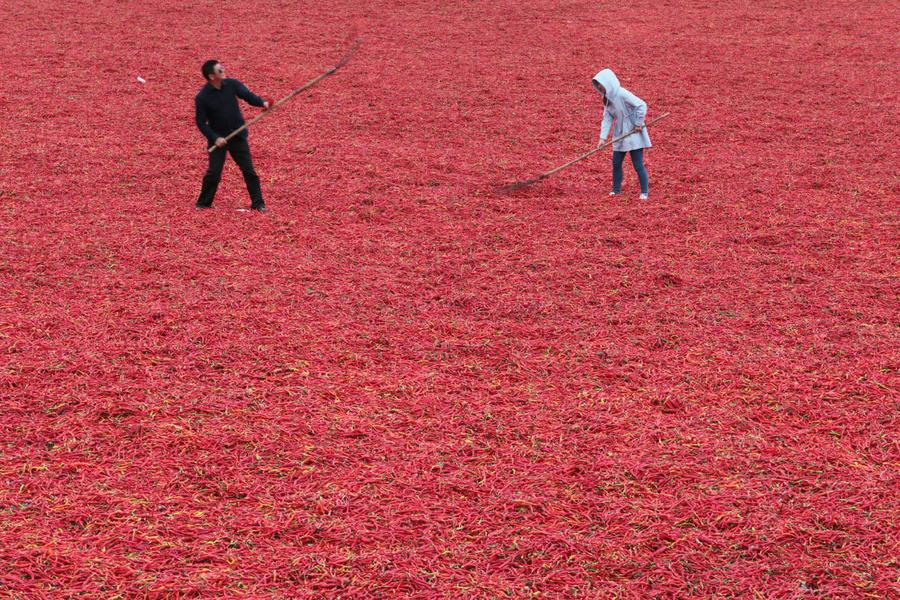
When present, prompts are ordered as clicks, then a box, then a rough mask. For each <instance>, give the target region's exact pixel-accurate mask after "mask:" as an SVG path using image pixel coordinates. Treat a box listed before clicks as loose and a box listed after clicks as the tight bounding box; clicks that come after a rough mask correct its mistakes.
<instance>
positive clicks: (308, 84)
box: [206, 38, 360, 153]
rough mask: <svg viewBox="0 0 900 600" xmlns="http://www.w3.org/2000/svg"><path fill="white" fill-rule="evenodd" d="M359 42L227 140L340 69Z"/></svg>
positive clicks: (210, 150) (228, 138) (209, 150)
mask: <svg viewBox="0 0 900 600" xmlns="http://www.w3.org/2000/svg"><path fill="white" fill-rule="evenodd" d="M359 44H360V40H359V38H357V39H356V40H354V41H353V44H352V45H351V46H350V50H348V51H347V53H346V54H344V56H343V58H341V60H340V61H338V63H337V64H336V65H335V66H333V67H331V68H330V69H328V70H327V71H325V72H324V73H322V74H320V75H317V76H316V77H313V78H312V79H310V80H309V81H307V82H306V83H304V84H303V85H301V86H300V87H298V88H297V89H296V90H294V91H293V92H291V93H290V94H288V95H287V96H285V97H284V98H282V99H281V100H279V101H278V102H276V103H275V104H273V105H272V106H270V107H269V108H268V110H266V111H265V112H263V113H260V114H259V115H257V116H256V117H254V118H253V119H251V120H249V121H247V122H246V123H244V124H243V125H241V126H240V127H238V128H237V129H235V130H234V131H232V132H231V133H229V134H228V135H227V136H225V141H226V142H228V140H230V139H231V138H233V137H234V136H236V135H237V134H239V133H240V132H242V131H244V130H245V129H247V128H248V127H250V126H251V125H253V124H254V123H256V122H258V121H261V120H262V119H264V118H265V117H267V116H269V115H270V114H272V111H273V110H275V109H276V108H278V107H279V106H281V105H282V104H284V103H285V102H287V101H288V100H290V99H291V98H293V97H294V96H296V95H297V94H299V93H301V92H303V91H305V90H308V89H309V88H311V87H312V86H314V85H316V84H317V83H319V82H320V81H322V80H323V79H325V78H326V77H328V76H329V75H333V74H334V73H335V71H337V70H338V69H340V68H341V67H343V66H344V65H345V64H347V61H348V60H350V57H351V56H353V54H354V53H355V52H356V49H357V48H359ZM217 148H218V146H216V145H215V144H213V145H212V146H210V147H209V148H208V149H207V150H206V151H207V152H209V153H212V152H213V151H215V150H216V149H217Z"/></svg>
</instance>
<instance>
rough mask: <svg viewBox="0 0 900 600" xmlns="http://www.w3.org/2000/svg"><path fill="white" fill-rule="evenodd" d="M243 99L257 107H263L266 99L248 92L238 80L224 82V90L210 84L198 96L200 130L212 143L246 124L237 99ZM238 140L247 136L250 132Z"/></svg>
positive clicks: (198, 124) (196, 106)
mask: <svg viewBox="0 0 900 600" xmlns="http://www.w3.org/2000/svg"><path fill="white" fill-rule="evenodd" d="M238 98H241V99H243V100H244V101H245V102H247V103H248V104H252V105H253V106H262V105H263V104H264V102H263V99H262V98H260V97H259V96H257V95H256V94H254V93H253V92H251V91H250V90H248V89H247V86H245V85H244V84H243V83H241V82H240V81H238V80H237V79H223V80H222V87H221V89H218V90H217V89H216V88H214V87H213V85H212V84H211V83H207V84H206V85H204V86H203V87H202V88H200V91H199V92H198V93H197V97H196V98H195V99H194V106H195V108H196V112H197V127H198V128H199V129H200V131H202V132H203V135H205V136H206V139H207V140H209V143H210V144H213V143H215V141H216V138H220V137H225V136H227V135H228V134H229V133H231V132H232V131H234V130H235V129H237V128H238V127H240V126H241V125H243V124H244V115H242V114H241V109H240V108H238V102H237V99H238ZM237 137H241V138H245V139H246V137H247V130H246V129H245V130H244V131H242V132H240V133H239V134H238V135H237Z"/></svg>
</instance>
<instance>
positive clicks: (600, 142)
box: [597, 138, 606, 148]
mask: <svg viewBox="0 0 900 600" xmlns="http://www.w3.org/2000/svg"><path fill="white" fill-rule="evenodd" d="M605 141H606V140H605V139H603V138H600V141H599V142H597V147H598V148H599V147H600V146H602V145H603V143H604V142H605Z"/></svg>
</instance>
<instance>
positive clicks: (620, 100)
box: [593, 69, 652, 152]
mask: <svg viewBox="0 0 900 600" xmlns="http://www.w3.org/2000/svg"><path fill="white" fill-rule="evenodd" d="M593 84H594V87H595V88H596V87H597V85H598V84H599V85H602V86H603V89H605V90H606V101H607V104H606V107H605V108H604V109H603V124H602V125H601V126H600V139H603V140H605V139H606V136H607V135H609V130H610V128H612V129H613V132H612V133H613V138H617V137H619V136H621V135H624V134H626V133H628V132H629V131H631V130H633V129H634V128H635V127H637V126H638V125H643V124H644V119H645V118H646V117H647V103H646V102H644V101H643V100H641V99H640V98H638V97H637V96H635V95H634V94H632V93H631V92H629V91H628V90H626V89H625V88H623V87H622V86H621V84H619V78H618V77H616V74H615V73H613V72H612V71H611V70H610V69H603V70H602V71H600V72H599V73H597V74H596V75H594V79H593ZM651 145H652V144H650V135H649V134H648V133H647V130H646V129H642V130H641V131H640V133H635V134H634V135H629V136H628V137H626V138H625V139H623V140H620V141H618V142H616V143H614V144H613V150H615V151H617V152H628V151H629V150H637V149H638V148H649V147H650V146H651Z"/></svg>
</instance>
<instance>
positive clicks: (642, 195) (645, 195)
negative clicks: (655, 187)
mask: <svg viewBox="0 0 900 600" xmlns="http://www.w3.org/2000/svg"><path fill="white" fill-rule="evenodd" d="M649 196H650V194H641V200H646V199H647V198H648V197H649Z"/></svg>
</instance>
